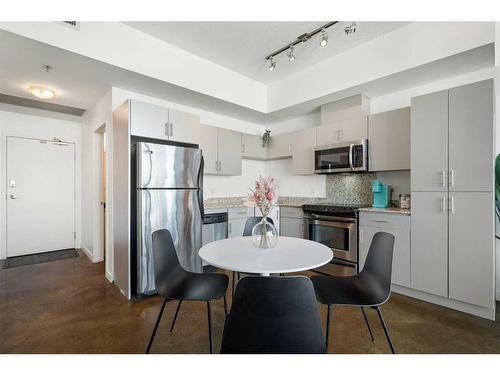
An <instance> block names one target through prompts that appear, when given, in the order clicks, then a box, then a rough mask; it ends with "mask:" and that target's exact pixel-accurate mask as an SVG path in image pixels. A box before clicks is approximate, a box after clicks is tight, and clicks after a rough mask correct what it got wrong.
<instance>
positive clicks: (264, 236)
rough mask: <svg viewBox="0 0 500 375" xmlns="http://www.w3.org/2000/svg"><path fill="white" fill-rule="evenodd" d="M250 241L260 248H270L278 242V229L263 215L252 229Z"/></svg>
mask: <svg viewBox="0 0 500 375" xmlns="http://www.w3.org/2000/svg"><path fill="white" fill-rule="evenodd" d="M252 242H253V244H254V245H255V246H257V247H260V248H261V249H270V248H272V247H275V246H276V245H277V244H278V231H277V230H276V228H275V226H274V225H273V224H271V223H270V222H269V221H267V217H266V216H263V217H262V220H261V221H260V222H259V223H257V224H255V225H254V227H253V229H252Z"/></svg>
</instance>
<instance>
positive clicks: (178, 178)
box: [137, 142, 202, 189]
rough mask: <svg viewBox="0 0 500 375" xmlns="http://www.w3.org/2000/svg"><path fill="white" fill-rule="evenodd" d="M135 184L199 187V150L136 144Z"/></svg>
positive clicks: (177, 187) (183, 187)
mask: <svg viewBox="0 0 500 375" xmlns="http://www.w3.org/2000/svg"><path fill="white" fill-rule="evenodd" d="M137 152H138V154H137V173H138V176H137V184H138V186H137V187H138V188H140V189H141V188H142V189H193V188H198V187H199V186H198V185H199V175H200V170H201V159H202V158H201V150H199V149H195V148H189V147H180V146H170V145H163V144H156V143H145V142H138V143H137Z"/></svg>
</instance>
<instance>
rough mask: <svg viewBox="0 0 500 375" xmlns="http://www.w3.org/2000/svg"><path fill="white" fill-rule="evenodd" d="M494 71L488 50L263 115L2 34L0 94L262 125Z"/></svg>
mask: <svg viewBox="0 0 500 375" xmlns="http://www.w3.org/2000/svg"><path fill="white" fill-rule="evenodd" d="M44 64H49V65H52V66H54V70H53V71H52V72H50V73H46V72H45V71H44V70H43V68H42V65H44ZM493 65H494V48H493V44H489V45H486V46H482V47H479V48H476V49H473V50H470V51H466V52H463V53H460V54H457V55H454V56H450V57H447V58H445V59H441V60H436V61H434V62H432V63H429V64H425V65H421V66H419V67H416V68H413V69H410V70H407V71H403V72H400V73H397V74H393V75H390V76H387V77H384V78H381V79H379V80H376V81H372V82H365V83H363V84H362V85H360V86H356V87H351V88H349V89H346V90H343V91H341V92H332V93H330V94H328V95H326V96H323V97H319V98H317V99H315V100H312V101H308V102H304V103H301V104H299V105H295V106H292V107H287V108H284V109H282V110H279V111H275V112H272V113H267V114H264V113H261V112H258V111H254V110H251V109H248V108H245V107H242V106H238V105H235V104H232V103H229V102H226V101H223V100H220V99H217V98H214V97H211V96H208V95H203V94H200V93H198V92H195V91H192V90H188V89H185V88H183V87H180V86H176V85H173V84H170V83H168V82H164V81H160V80H157V79H153V78H151V77H147V76H144V75H141V74H138V73H135V72H132V71H129V70H125V69H121V68H118V67H116V66H112V65H109V64H106V63H103V62H100V61H97V60H93V59H90V58H88V57H84V56H82V55H78V54H75V53H72V52H69V51H67V50H63V49H59V48H56V47H53V46H49V45H47V44H44V43H41V42H37V41H35V40H32V39H29V38H25V37H22V36H20V35H17V34H13V33H9V32H6V31H2V30H0V94H7V95H13V96H18V97H23V98H30V99H33V98H34V97H33V96H31V94H29V93H28V92H27V91H26V86H28V85H34V84H41V85H47V86H50V87H52V88H54V89H55V90H56V91H57V93H58V96H57V97H56V98H54V99H52V100H50V101H49V102H50V103H55V104H61V105H67V106H72V107H77V108H83V109H89V108H92V107H93V106H94V105H95V103H96V102H97V101H98V100H99V99H100V98H101V97H102V95H103V94H104V93H105V92H106V91H107V90H108V89H109V88H110V87H119V88H122V89H125V90H130V91H134V92H138V93H142V94H144V95H149V96H153V97H157V98H160V99H164V100H168V101H171V102H175V103H178V104H182V105H186V106H191V107H195V108H198V109H200V110H206V111H210V112H214V113H219V114H222V115H227V116H230V117H234V118H238V119H241V120H247V121H251V122H255V123H258V124H262V125H264V124H272V123H274V122H277V121H283V120H286V119H290V118H293V117H296V116H301V115H304V114H308V113H311V112H313V111H317V109H318V108H319V106H320V105H322V104H325V103H328V102H331V101H335V100H339V99H342V98H345V97H348V96H351V95H355V94H359V93H362V94H365V95H367V96H368V97H376V96H379V95H384V94H387V93H391V92H394V91H398V90H402V89H406V88H409V87H414V86H418V85H422V84H426V83H430V82H434V81H437V80H440V79H444V78H448V77H453V76H456V75H460V74H466V73H468V72H472V71H477V70H480V69H485V68H488V67H492V66H493Z"/></svg>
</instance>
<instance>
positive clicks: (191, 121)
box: [168, 109, 200, 144]
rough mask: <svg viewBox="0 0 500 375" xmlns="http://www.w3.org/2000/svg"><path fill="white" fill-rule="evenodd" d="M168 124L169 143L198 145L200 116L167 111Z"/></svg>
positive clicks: (172, 110) (171, 110)
mask: <svg viewBox="0 0 500 375" xmlns="http://www.w3.org/2000/svg"><path fill="white" fill-rule="evenodd" d="M168 122H169V123H170V134H169V140H170V141H176V142H185V143H193V144H198V143H200V116H198V115H193V114H192V113H186V112H181V111H177V110H174V109H169V110H168Z"/></svg>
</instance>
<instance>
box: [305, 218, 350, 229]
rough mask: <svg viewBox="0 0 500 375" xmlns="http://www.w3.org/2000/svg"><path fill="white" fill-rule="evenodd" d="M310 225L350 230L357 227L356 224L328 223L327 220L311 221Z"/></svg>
mask: <svg viewBox="0 0 500 375" xmlns="http://www.w3.org/2000/svg"><path fill="white" fill-rule="evenodd" d="M309 224H312V225H324V226H326V227H331V228H342V229H349V230H350V229H351V228H352V227H353V226H354V225H355V223H354V222H344V221H326V220H309Z"/></svg>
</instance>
